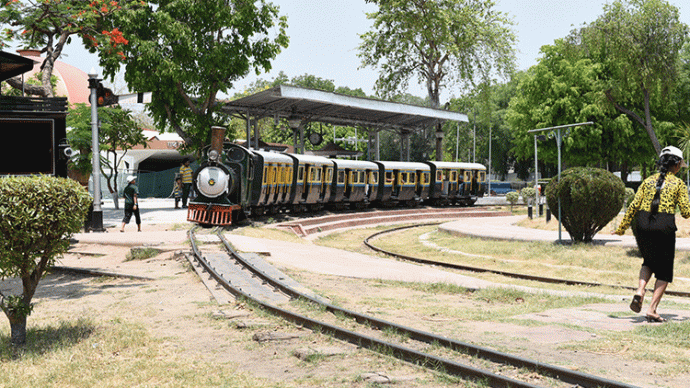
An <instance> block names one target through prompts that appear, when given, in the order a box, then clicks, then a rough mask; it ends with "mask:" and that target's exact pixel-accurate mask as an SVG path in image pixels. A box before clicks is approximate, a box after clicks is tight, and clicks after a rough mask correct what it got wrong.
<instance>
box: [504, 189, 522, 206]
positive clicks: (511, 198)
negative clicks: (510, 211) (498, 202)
mask: <svg viewBox="0 0 690 388" xmlns="http://www.w3.org/2000/svg"><path fill="white" fill-rule="evenodd" d="M506 200H507V201H508V202H510V207H511V208H512V207H513V206H515V204H516V203H517V202H518V201H519V200H520V194H519V193H518V192H517V191H510V192H507V193H506Z"/></svg>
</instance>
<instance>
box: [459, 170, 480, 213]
mask: <svg viewBox="0 0 690 388" xmlns="http://www.w3.org/2000/svg"><path fill="white" fill-rule="evenodd" d="M467 164H468V168H467V169H466V170H465V171H464V177H463V182H462V184H461V185H460V193H459V199H458V201H459V202H461V203H462V204H463V205H467V206H471V205H474V203H475V202H477V198H478V197H483V196H484V194H486V187H487V182H486V167H484V165H482V164H479V163H467Z"/></svg>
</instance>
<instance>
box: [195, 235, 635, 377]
mask: <svg viewBox="0 0 690 388" xmlns="http://www.w3.org/2000/svg"><path fill="white" fill-rule="evenodd" d="M194 233H195V229H192V230H190V232H189V234H190V241H191V243H192V251H193V254H194V257H195V259H196V260H197V261H198V263H199V264H200V265H201V266H203V267H204V269H205V270H206V271H207V272H208V273H209V274H210V275H211V276H212V277H213V278H214V279H215V280H216V281H217V282H218V283H219V284H220V285H221V286H222V287H224V288H225V289H227V290H228V291H229V292H231V293H232V294H234V295H235V296H241V297H243V298H246V299H248V300H250V301H252V302H253V303H256V304H257V305H259V306H261V308H263V309H264V310H266V311H268V312H270V313H272V314H275V315H277V316H279V317H281V318H283V319H285V320H287V321H290V322H293V323H295V324H297V325H300V326H302V327H304V328H308V329H310V330H313V331H316V332H320V333H324V334H328V335H331V336H333V337H334V338H337V339H339V340H342V341H346V342H349V343H352V344H355V345H357V346H361V347H365V348H367V349H370V350H373V351H377V352H382V353H384V354H387V355H392V356H394V357H396V358H398V359H401V360H404V361H407V362H411V363H414V364H417V365H420V366H423V367H426V368H430V369H434V370H439V371H443V372H445V373H448V374H450V375H455V376H459V377H461V378H463V379H469V380H476V381H483V382H485V383H486V384H487V385H488V386H491V387H506V388H507V387H511V388H536V387H539V386H538V385H534V384H533V383H530V382H526V381H520V380H517V379H514V378H510V377H507V376H504V375H501V374H498V373H495V372H492V371H488V370H484V369H480V368H476V367H473V366H470V365H466V364H463V363H460V362H457V361H454V360H451V359H447V358H443V357H439V356H436V355H432V354H428V353H424V352H421V351H418V350H415V349H412V348H409V347H406V346H402V345H400V344H396V343H392V342H389V341H384V340H381V339H378V338H374V337H372V336H368V335H364V334H360V333H357V332H354V331H351V330H348V329H345V328H342V327H339V326H336V325H333V324H330V323H327V322H323V321H319V320H316V319H312V318H310V317H307V316H305V315H302V314H298V313H295V312H292V311H289V310H287V309H285V308H282V307H279V306H277V305H275V304H273V303H271V302H267V301H266V300H264V299H262V298H257V297H255V296H253V295H250V294H248V293H246V292H245V291H243V290H242V288H241V287H238V286H237V285H234V284H233V281H232V279H226V276H224V275H223V274H222V273H221V272H220V271H218V270H217V269H216V268H215V267H214V266H213V265H211V264H210V263H209V262H208V260H206V257H205V256H204V254H203V253H202V252H201V251H200V249H199V247H198V245H197V243H196V238H195V235H194ZM217 235H218V238H219V239H220V241H221V242H222V244H223V245H224V247H225V250H226V252H227V254H228V260H229V261H230V260H231V261H234V262H236V263H238V264H240V265H241V266H242V267H243V268H244V269H245V270H248V271H250V272H251V276H252V277H256V278H257V279H258V281H259V282H260V283H262V284H266V286H267V287H268V288H269V289H270V290H269V292H277V293H280V294H282V295H286V296H287V297H289V298H291V299H303V300H307V301H309V302H311V303H314V304H317V305H319V306H321V308H322V309H324V310H325V311H328V312H331V313H335V314H339V315H342V316H346V317H350V318H352V319H354V320H355V321H357V322H358V323H360V324H364V325H368V326H370V327H373V328H377V329H388V330H393V331H395V332H397V333H399V334H402V335H403V336H405V337H406V338H409V339H411V340H415V341H419V342H421V343H425V344H434V345H436V346H441V347H445V348H448V349H451V350H454V351H458V352H462V353H463V354H464V355H469V356H472V357H477V358H481V359H484V360H488V361H490V362H493V363H494V364H497V365H499V366H500V365H503V366H511V367H514V368H525V369H528V370H530V371H531V372H533V373H538V374H539V375H542V376H544V378H550V379H554V380H556V381H560V382H563V383H565V384H571V385H574V386H577V387H592V388H594V387H602V388H604V387H606V388H633V387H634V386H632V385H628V384H625V383H621V382H617V381H612V380H609V379H605V378H602V377H598V376H593V375H588V374H585V373H581V372H577V371H573V370H570V369H566V368H562V367H558V366H554V365H550V364H546V363H541V362H537V361H534V360H530V359H526V358H523V357H518V356H514V355H510V354H507V353H502V352H499V351H495V350H492V349H488V348H485V347H481V346H476V345H472V344H469V343H464V342H461V341H458V340H454V339H450V338H446V337H443V336H438V335H435V334H433V333H429V332H424V331H421V330H417V329H414V328H410V327H406V326H402V325H398V324H396V323H393V322H388V321H385V320H382V319H379V318H376V317H373V316H369V315H365V314H361V313H358V312H355V311H352V310H348V309H344V308H341V307H338V306H335V305H332V304H329V303H326V302H324V301H322V300H320V299H319V298H315V297H313V296H310V295H307V294H305V293H303V292H301V291H299V290H297V289H295V288H294V287H292V286H290V285H289V284H287V283H286V282H284V281H282V280H279V279H276V278H274V277H273V276H271V274H270V273H268V271H266V270H265V269H261V268H258V267H256V266H254V265H253V264H252V263H251V262H250V261H247V260H245V259H244V258H243V257H242V255H240V254H238V253H237V252H235V251H234V250H233V249H232V247H231V246H230V244H229V243H228V242H227V240H226V239H225V238H224V237H223V235H222V233H221V232H220V231H218V232H217ZM559 386H560V385H559Z"/></svg>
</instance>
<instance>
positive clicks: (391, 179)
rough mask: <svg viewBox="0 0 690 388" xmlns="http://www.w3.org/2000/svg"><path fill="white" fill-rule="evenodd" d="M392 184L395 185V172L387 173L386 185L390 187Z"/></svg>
mask: <svg viewBox="0 0 690 388" xmlns="http://www.w3.org/2000/svg"><path fill="white" fill-rule="evenodd" d="M391 183H393V172H392V171H386V184H387V185H390V184H391Z"/></svg>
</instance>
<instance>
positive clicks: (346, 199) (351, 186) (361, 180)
mask: <svg viewBox="0 0 690 388" xmlns="http://www.w3.org/2000/svg"><path fill="white" fill-rule="evenodd" d="M333 163H334V165H335V172H334V176H333V181H332V183H331V197H330V200H329V202H330V203H332V204H334V205H335V207H342V208H344V207H347V206H350V207H357V208H362V207H365V206H367V205H368V204H369V202H371V201H373V200H374V199H376V195H377V193H378V181H379V167H378V166H377V165H376V163H373V162H367V161H359V160H339V159H334V160H333Z"/></svg>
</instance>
